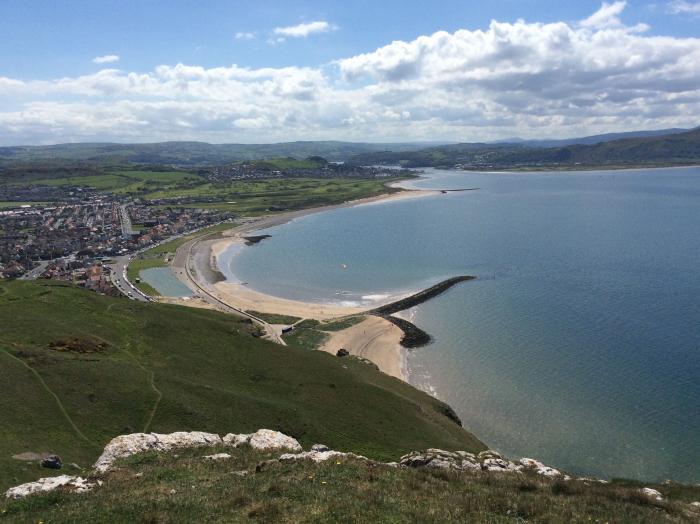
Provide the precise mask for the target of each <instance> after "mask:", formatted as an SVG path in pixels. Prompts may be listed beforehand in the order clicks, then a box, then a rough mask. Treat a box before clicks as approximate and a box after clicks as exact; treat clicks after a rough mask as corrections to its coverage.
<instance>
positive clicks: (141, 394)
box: [0, 281, 483, 520]
mask: <svg viewBox="0 0 700 524" xmlns="http://www.w3.org/2000/svg"><path fill="white" fill-rule="evenodd" d="M0 324H1V325H2V326H3V329H2V332H1V333H0V370H2V380H0V397H1V398H2V399H3V409H2V422H3V423H2V424H1V425H0V489H3V488H6V487H8V486H10V485H14V484H18V483H20V482H25V481H28V480H34V479H36V478H38V477H40V476H46V475H47V474H52V471H50V470H46V469H42V468H40V467H39V466H38V465H36V464H29V463H26V462H22V461H19V460H16V459H13V458H12V456H13V455H16V454H19V453H23V452H37V453H41V452H53V453H57V454H58V455H60V456H61V458H62V459H63V462H64V463H65V464H70V463H77V464H78V465H80V466H83V467H85V466H88V465H90V464H91V463H92V462H93V461H94V460H95V459H96V457H97V456H98V455H99V453H100V450H101V448H102V447H103V446H104V445H105V444H106V442H108V441H109V440H110V439H111V438H112V437H114V436H116V435H119V434H124V433H131V432H137V431H156V432H171V431H177V430H202V431H211V432H215V433H227V432H252V431H255V430H257V429H259V428H264V427H267V428H271V429H278V430H280V431H283V432H285V433H287V434H290V435H293V436H294V437H296V438H298V439H300V441H301V442H302V443H303V444H304V445H306V446H308V445H310V444H313V443H316V442H324V443H326V444H328V445H330V446H332V447H335V448H337V449H344V450H349V451H356V452H359V453H362V454H365V455H368V456H371V457H375V458H380V459H392V458H395V457H396V456H397V455H400V454H401V453H403V452H406V451H409V450H412V449H420V448H426V447H440V448H444V449H466V450H475V449H482V448H483V445H482V444H481V443H480V442H479V441H478V440H477V439H476V438H474V437H473V436H472V435H471V434H469V433H468V432H467V431H465V430H463V429H462V428H461V427H459V426H458V425H457V424H455V423H454V422H453V421H452V420H451V419H450V418H449V417H448V416H447V415H446V413H448V411H447V407H446V406H445V405H444V404H443V403H441V402H440V401H438V400H436V399H434V398H432V397H430V396H428V395H426V394H424V393H422V392H420V391H418V390H416V389H414V388H412V387H411V386H409V385H407V384H405V383H403V382H401V381H399V380H397V379H394V378H392V377H389V376H387V375H384V374H382V373H380V372H378V371H377V370H376V369H375V367H374V366H371V365H368V364H365V363H362V362H360V361H357V360H354V359H352V358H343V359H339V358H337V357H334V356H331V355H328V354H325V353H321V352H316V351H304V350H300V349H296V348H294V347H281V346H277V345H275V344H273V343H271V342H268V341H265V340H261V339H259V338H255V337H253V336H251V333H252V332H254V331H255V327H254V326H253V325H251V324H250V323H249V322H247V321H245V320H243V319H237V318H236V317H232V316H229V315H225V314H223V313H218V312H215V311H209V310H202V309H195V308H187V307H179V306H172V305H166V304H155V303H139V302H135V301H131V300H126V299H123V298H111V297H106V296H101V295H99V294H97V293H91V292H89V291H84V290H81V289H77V288H73V287H68V286H63V285H57V284H52V283H50V282H46V283H44V282H21V281H12V282H4V283H2V284H0ZM71 471H75V470H71V469H68V470H67V471H66V470H65V469H64V471H62V472H68V473H70V472H71ZM0 520H1V518H0Z"/></svg>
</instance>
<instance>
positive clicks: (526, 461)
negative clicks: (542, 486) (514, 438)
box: [520, 458, 562, 478]
mask: <svg viewBox="0 0 700 524" xmlns="http://www.w3.org/2000/svg"><path fill="white" fill-rule="evenodd" d="M520 464H521V465H522V466H523V467H524V468H525V469H528V470H531V471H534V472H535V473H537V474H538V475H543V476H545V477H549V478H559V477H561V476H562V472H561V471H559V470H558V469H554V468H550V467H549V466H545V465H544V464H542V463H541V462H539V461H537V460H535V459H531V458H521V459H520Z"/></svg>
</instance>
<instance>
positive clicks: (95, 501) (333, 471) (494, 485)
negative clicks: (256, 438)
mask: <svg viewBox="0 0 700 524" xmlns="http://www.w3.org/2000/svg"><path fill="white" fill-rule="evenodd" d="M216 452H226V453H229V454H230V455H232V456H231V458H230V459H228V460H223V461H218V462H213V461H205V460H203V459H202V456H203V455H207V454H211V453H216ZM278 455H279V453H277V454H272V453H263V452H256V451H253V450H250V449H246V448H238V449H231V448H222V449H219V450H217V449H211V448H208V449H199V450H185V451H182V452H178V453H177V456H173V455H168V454H157V453H149V454H144V455H137V456H134V457H131V458H129V459H127V460H124V461H122V462H121V463H120V464H119V466H118V468H117V469H115V470H114V471H112V472H111V473H109V474H108V475H107V476H106V477H105V479H104V481H105V484H104V485H103V486H102V487H99V488H96V489H95V490H94V491H92V492H90V493H86V494H67V493H60V492H57V493H52V494H50V495H40V496H32V497H28V498H26V499H23V500H19V501H0V512H1V514H0V522H42V521H43V522H58V523H61V522H66V523H68V522H71V523H72V522H105V523H115V522H125V523H126V522H250V521H262V522H290V523H291V522H294V523H297V522H333V523H335V522H406V523H443V522H474V523H509V522H513V523H517V522H541V523H544V522H547V523H567V524H568V523H587V524H588V523H593V522H595V523H600V524H602V523H604V522H610V523H617V524H620V523H630V524H632V523H633V524H645V523H659V522H697V519H698V518H699V517H700V508H695V507H694V506H691V505H690V504H691V502H693V501H695V500H697V499H698V498H700V488H698V487H687V486H680V485H663V486H654V487H655V488H656V489H658V490H659V491H660V492H661V493H662V494H663V497H664V500H663V501H656V500H651V499H649V498H647V497H645V496H643V495H642V494H641V493H640V492H639V489H640V488H641V487H642V486H643V485H642V484H636V483H630V482H624V481H617V482H613V483H611V484H599V483H597V482H580V481H568V482H567V481H561V480H548V479H546V478H543V477H541V476H537V475H534V474H530V473H524V474H504V473H495V474H494V473H491V474H489V473H481V472H477V473H466V472H465V473H457V472H449V471H444V470H431V469H419V470H416V469H397V468H389V467H386V466H375V465H371V464H367V463H366V462H363V461H358V460H354V459H347V458H341V459H339V460H329V461H328V462H324V463H320V464H314V463H311V462H298V463H280V462H277V461H273V462H267V463H265V461H268V460H271V459H274V458H276V457H277V456H278ZM397 458H398V457H397ZM263 463H265V465H264V467H257V468H256V466H257V465H258V464H263Z"/></svg>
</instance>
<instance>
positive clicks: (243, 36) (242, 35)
mask: <svg viewBox="0 0 700 524" xmlns="http://www.w3.org/2000/svg"><path fill="white" fill-rule="evenodd" d="M234 36H235V38H236V40H253V39H254V38H255V36H256V33H255V31H240V32H238V33H236V34H235V35H234Z"/></svg>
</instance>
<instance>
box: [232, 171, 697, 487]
mask: <svg viewBox="0 0 700 524" xmlns="http://www.w3.org/2000/svg"><path fill="white" fill-rule="evenodd" d="M405 185H406V186H407V187H411V188H415V189H439V190H447V189H471V191H459V192H447V193H437V194H432V195H429V196H425V197H421V198H413V199H404V200H394V201H387V202H381V203H373V204H367V205H360V206H356V207H350V208H342V209H334V210H330V211H327V212H322V213H317V214H312V215H308V216H305V217H303V218H299V219H296V220H293V221H292V222H289V223H287V224H284V225H281V226H277V227H274V228H271V229H269V230H266V231H265V233H267V234H270V235H272V237H271V238H269V239H267V240H265V241H263V242H261V243H259V244H257V245H255V246H253V247H250V248H246V249H243V250H241V251H240V252H238V253H237V254H236V256H234V257H229V258H228V259H227V260H228V261H229V262H230V263H231V264H233V265H235V269H234V270H231V268H224V273H225V274H227V276H228V277H229V278H235V279H237V280H239V281H245V282H248V285H249V286H250V287H252V288H253V289H258V290H260V291H263V292H266V293H269V294H272V295H276V296H281V297H285V298H292V299H301V300H307V301H318V302H334V303H339V304H345V305H371V304H373V303H376V302H378V301H382V300H386V299H387V298H388V297H391V296H394V295H400V294H404V293H408V292H411V291H417V290H419V289H422V288H424V287H427V286H430V285H432V284H434V283H436V282H438V281H440V280H443V279H445V278H449V277H451V276H455V275H475V276H477V277H478V278H477V279H476V280H474V281H470V282H465V283H462V284H459V285H457V286H455V287H453V288H452V289H450V290H449V291H448V292H446V293H444V294H443V295H441V296H438V297H436V298H434V299H432V300H430V301H428V302H426V303H424V304H422V305H420V306H418V307H415V308H413V309H411V310H408V311H405V312H403V313H402V315H403V316H405V317H406V318H409V319H410V320H412V321H413V322H414V323H415V324H416V325H418V326H420V327H421V328H423V329H424V330H425V331H427V332H428V333H430V334H431V335H432V337H433V342H432V343H430V344H429V345H427V346H425V347H422V348H418V349H414V350H410V351H409V352H408V366H409V375H410V382H411V383H412V384H414V385H415V386H416V387H418V388H421V389H423V390H425V391H427V392H429V393H430V394H432V395H434V396H436V397H438V398H440V399H441V400H443V401H445V402H447V403H448V404H450V405H451V406H452V407H453V408H454V409H455V411H456V412H457V414H458V415H459V417H460V418H461V420H462V422H463V425H464V427H465V428H467V429H468V430H469V431H471V432H473V433H474V434H476V435H477V436H478V437H479V438H480V439H481V440H483V441H484V442H485V443H486V444H487V445H488V446H489V447H491V448H492V449H496V450H499V451H501V452H502V453H504V454H506V455H507V456H509V457H513V458H519V457H532V458H536V459H539V460H541V461H543V462H545V463H546V464H548V465H551V466H554V467H558V468H562V469H564V470H566V471H568V472H571V473H573V474H576V475H592V476H598V477H602V478H612V477H624V478H634V479H640V480H647V481H660V480H664V479H669V478H670V479H673V480H676V481H683V482H693V483H695V482H700V168H696V167H690V168H674V169H649V170H625V171H587V172H555V171H552V172H542V173H484V172H462V171H446V170H436V169H428V170H425V171H424V173H423V176H422V178H420V179H415V180H412V181H410V182H408V183H405ZM234 272H235V275H234Z"/></svg>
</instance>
